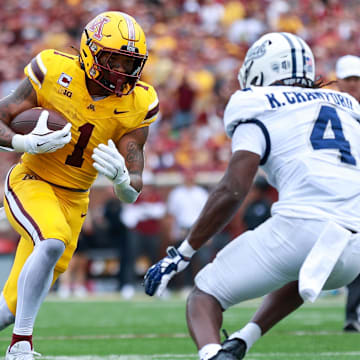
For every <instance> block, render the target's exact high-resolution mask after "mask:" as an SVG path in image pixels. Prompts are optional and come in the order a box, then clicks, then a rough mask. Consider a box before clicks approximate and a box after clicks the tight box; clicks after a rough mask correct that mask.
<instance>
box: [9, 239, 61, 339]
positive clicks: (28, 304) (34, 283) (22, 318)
mask: <svg viewBox="0 0 360 360" xmlns="http://www.w3.org/2000/svg"><path fill="white" fill-rule="evenodd" d="M64 249H65V245H64V243H63V242H62V241H60V240H57V239H47V240H43V241H41V242H40V243H38V244H37V245H36V246H35V248H34V250H33V252H32V253H31V255H30V256H29V257H28V259H27V260H26V262H25V264H24V266H23V268H22V270H21V273H20V276H19V279H18V287H17V288H18V299H17V307H16V316H15V325H14V333H15V334H17V335H31V334H32V331H33V326H34V322H35V318H36V315H37V313H38V311H39V308H40V305H41V303H42V302H43V300H44V299H45V297H46V295H47V293H48V292H49V289H50V286H51V283H52V279H53V276H54V267H55V265H56V263H57V261H58V260H59V258H60V257H61V255H62V254H63V252H64Z"/></svg>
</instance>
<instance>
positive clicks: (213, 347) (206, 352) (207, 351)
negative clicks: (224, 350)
mask: <svg viewBox="0 0 360 360" xmlns="http://www.w3.org/2000/svg"><path fill="white" fill-rule="evenodd" d="M219 350H221V345H220V344H207V345H205V346H203V347H202V348H201V349H200V350H199V357H200V360H209V359H211V358H212V357H213V356H215V355H216V354H217V353H218V352H219Z"/></svg>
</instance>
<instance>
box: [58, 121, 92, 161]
mask: <svg viewBox="0 0 360 360" xmlns="http://www.w3.org/2000/svg"><path fill="white" fill-rule="evenodd" d="M94 126H95V125H93V124H89V123H86V124H84V125H82V126H79V128H78V130H79V131H80V136H79V139H78V141H77V143H76V144H75V147H74V151H73V152H72V154H71V155H68V157H67V158H66V161H65V164H66V165H70V166H75V167H81V165H82V164H83V162H84V158H83V155H84V150H85V148H86V146H87V144H88V143H89V140H90V136H91V134H92V132H93V130H94Z"/></svg>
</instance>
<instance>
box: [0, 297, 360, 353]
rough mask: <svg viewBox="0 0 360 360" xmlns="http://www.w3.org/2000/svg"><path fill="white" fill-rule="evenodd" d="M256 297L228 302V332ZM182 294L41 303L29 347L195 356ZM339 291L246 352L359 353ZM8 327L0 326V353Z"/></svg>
mask: <svg viewBox="0 0 360 360" xmlns="http://www.w3.org/2000/svg"><path fill="white" fill-rule="evenodd" d="M258 303H259V300H255V301H251V302H246V303H244V304H242V305H239V306H237V307H234V308H232V309H230V310H228V311H227V312H226V313H225V316H224V328H226V329H227V331H228V332H229V333H231V332H233V331H235V330H236V329H238V328H240V327H241V326H242V325H244V324H245V323H246V322H247V321H248V319H249V318H250V317H251V315H252V313H253V312H254V310H255V308H256V306H257V304H258ZM184 314H185V301H184V300H181V299H171V300H166V301H164V300H159V299H152V298H146V297H145V296H138V297H136V298H135V299H133V300H131V301H124V300H121V299H120V297H118V298H117V297H116V296H112V297H108V298H90V299H87V300H84V301H76V300H74V301H60V300H58V299H56V298H55V297H52V296H50V297H49V299H47V301H46V302H45V303H44V304H43V306H42V308H41V310H40V313H39V316H38V319H37V322H36V328H35V333H34V345H35V350H36V351H38V352H40V353H42V354H43V358H45V359H52V360H100V359H104V360H105V359H106V360H155V359H161V360H170V359H179V360H182V359H189V360H190V359H198V357H197V351H196V349H195V346H194V344H193V343H192V340H191V339H190V337H189V336H188V333H187V327H186V323H185V315H184ZM343 315H344V298H343V297H342V296H336V297H326V298H321V299H319V300H318V301H317V302H316V303H315V304H307V305H305V306H304V307H303V308H302V309H300V310H298V311H297V312H296V313H294V314H292V315H291V316H290V317H289V318H287V319H285V320H284V321H283V322H282V323H280V324H279V325H278V326H277V327H275V328H274V329H273V330H272V331H271V332H269V333H268V334H267V335H266V336H265V337H264V338H262V339H260V340H259V341H258V342H257V343H256V344H255V345H254V347H253V348H252V349H251V351H250V352H249V353H248V355H247V356H246V360H291V359H302V360H330V359H336V360H344V359H359V358H360V334H344V333H343V332H342V331H341V329H342V326H343ZM11 330H12V329H6V330H4V331H3V332H2V333H1V334H0V351H3V353H5V350H6V347H7V346H8V343H9V339H10V336H11Z"/></svg>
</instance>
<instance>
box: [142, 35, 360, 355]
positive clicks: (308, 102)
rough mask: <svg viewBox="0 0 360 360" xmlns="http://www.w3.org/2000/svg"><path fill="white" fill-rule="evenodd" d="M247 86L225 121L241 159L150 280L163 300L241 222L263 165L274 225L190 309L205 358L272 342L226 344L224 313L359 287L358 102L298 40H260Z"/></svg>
mask: <svg viewBox="0 0 360 360" xmlns="http://www.w3.org/2000/svg"><path fill="white" fill-rule="evenodd" d="M239 81H240V85H241V88H242V90H239V91H236V92H235V93H234V94H233V96H232V97H231V99H230V101H229V103H228V105H227V107H226V110H225V114H224V124H225V131H226V133H227V134H228V135H229V136H230V137H231V139H232V152H233V153H232V157H231V159H230V161H229V164H228V168H227V170H226V172H225V174H224V176H223V178H222V179H221V180H220V182H219V184H218V185H217V186H216V187H215V188H214V189H213V191H212V192H211V194H210V196H209V199H208V201H207V203H206V204H205V206H204V208H203V210H202V213H201V214H200V216H199V218H198V220H197V221H196V223H195V225H194V226H193V227H192V229H191V231H190V234H189V235H188V237H187V239H185V240H184V242H183V243H182V244H181V245H180V246H179V247H178V248H177V249H176V248H169V249H168V256H166V257H165V258H163V259H162V260H160V261H159V262H158V263H157V264H155V265H153V266H152V267H151V268H150V269H149V270H148V271H147V274H146V276H145V282H144V285H145V291H146V293H147V294H148V295H154V294H156V295H160V294H161V293H162V291H163V290H164V289H165V287H166V285H167V283H168V281H169V280H170V279H171V278H172V277H173V276H174V275H175V274H176V273H178V272H180V271H182V270H183V269H184V268H185V267H186V266H187V264H188V263H189V261H190V258H191V256H192V255H193V254H194V253H195V252H196V250H198V249H199V248H200V247H201V246H202V245H203V244H204V243H205V242H206V241H207V240H209V239H211V237H212V236H214V235H215V234H216V233H217V232H219V231H220V230H221V229H222V228H223V227H224V226H225V225H226V224H227V223H228V222H229V221H230V219H231V218H232V217H233V216H234V214H235V213H236V211H237V209H238V208H239V206H240V205H241V203H242V201H243V200H244V198H245V196H246V194H247V193H248V191H249V188H250V186H251V184H252V182H253V179H254V177H255V175H256V173H257V171H258V168H259V166H261V167H262V169H263V170H264V171H265V173H266V174H267V177H268V180H269V182H270V183H271V184H272V185H273V186H274V187H275V188H276V189H277V190H278V192H279V200H278V201H277V202H276V203H275V204H274V205H273V207H272V217H271V218H270V219H269V220H267V221H266V222H265V223H263V224H262V225H260V226H259V227H257V228H256V229H255V230H253V231H247V232H245V233H243V234H242V235H240V236H238V237H237V238H235V239H234V240H233V241H232V242H230V243H229V244H228V245H227V246H225V247H224V249H222V250H221V251H220V252H219V253H218V254H217V256H216V258H215V259H214V261H213V262H212V263H210V264H208V265H207V266H205V267H204V268H203V269H202V270H201V271H200V272H199V273H198V274H197V276H196V278H195V287H194V289H193V290H192V292H191V293H190V295H189V298H188V301H187V323H188V327H189V331H190V334H191V336H192V338H193V340H194V342H195V344H196V346H197V348H198V350H199V357H200V359H202V360H210V359H211V360H236V359H242V358H243V357H244V356H245V353H246V350H247V349H249V348H250V347H251V345H252V343H253V342H254V341H255V340H256V339H257V338H259V337H260V335H261V328H260V327H259V326H258V325H257V324H256V323H255V322H254V323H250V324H248V325H249V327H250V329H248V334H249V336H248V337H247V338H246V339H245V341H243V340H240V339H238V336H237V335H238V334H237V333H234V334H232V335H231V336H230V337H229V339H228V340H226V341H225V342H224V343H223V344H222V345H221V344H220V333H219V332H220V331H219V330H220V327H221V324H222V313H223V311H225V310H226V309H227V308H229V307H230V306H232V305H234V304H237V303H239V302H241V301H244V300H247V299H252V298H256V297H260V296H263V295H265V294H268V293H271V292H276V291H281V290H283V289H284V286H285V289H286V286H294V284H296V283H294V281H297V280H299V293H300V294H301V299H306V300H310V301H314V300H315V299H316V298H317V296H318V294H319V292H320V291H321V290H322V289H332V288H338V287H340V286H343V285H345V284H348V283H349V282H351V281H352V280H353V279H354V278H355V277H356V276H357V275H358V274H359V272H360V262H359V261H358V256H359V254H360V238H359V236H357V234H356V233H357V232H358V231H359V230H360V217H359V215H358V214H359V213H360V181H359V174H360V143H359V141H358V137H359V135H360V124H359V121H360V107H359V104H358V102H357V101H356V100H355V99H354V98H353V97H352V96H350V95H348V94H346V93H341V92H337V91H333V90H326V89H322V88H321V84H319V83H317V82H315V61H314V57H313V54H312V51H311V49H310V48H309V46H308V45H307V44H306V43H305V42H304V41H303V40H302V39H301V38H299V37H298V36H295V35H293V34H289V33H270V34H266V35H264V36H262V37H261V38H260V39H259V40H258V41H256V42H255V43H254V44H253V45H252V46H251V48H250V49H249V51H248V52H247V55H246V57H245V61H244V63H243V65H242V67H241V69H240V72H239ZM284 312H285V313H284V315H286V309H284ZM269 321H271V319H270V320H269ZM242 338H244V337H242Z"/></svg>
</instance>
